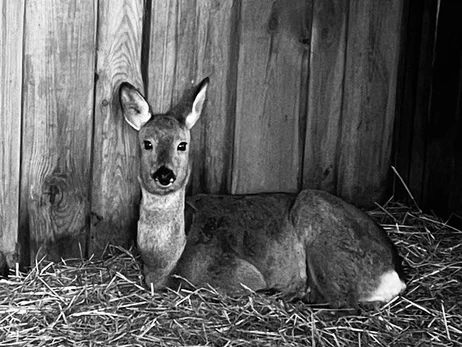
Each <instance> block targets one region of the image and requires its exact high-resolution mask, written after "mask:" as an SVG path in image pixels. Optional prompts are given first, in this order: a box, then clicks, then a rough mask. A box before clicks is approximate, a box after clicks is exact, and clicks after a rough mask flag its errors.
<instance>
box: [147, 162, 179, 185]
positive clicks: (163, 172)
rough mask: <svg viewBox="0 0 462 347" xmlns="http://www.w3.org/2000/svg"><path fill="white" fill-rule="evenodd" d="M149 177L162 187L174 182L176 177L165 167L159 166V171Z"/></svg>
mask: <svg viewBox="0 0 462 347" xmlns="http://www.w3.org/2000/svg"><path fill="white" fill-rule="evenodd" d="M151 177H152V178H153V179H154V180H155V181H157V182H159V183H160V184H161V185H163V186H168V185H169V184H172V183H173V182H175V180H176V176H175V174H174V173H173V171H172V170H170V169H169V168H167V167H165V166H161V167H160V168H159V169H157V171H156V172H154V173H153V174H152V175H151Z"/></svg>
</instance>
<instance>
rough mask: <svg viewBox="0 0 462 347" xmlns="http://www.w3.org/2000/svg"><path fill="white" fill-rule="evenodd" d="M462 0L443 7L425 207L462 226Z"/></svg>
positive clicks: (435, 63) (430, 118)
mask: <svg viewBox="0 0 462 347" xmlns="http://www.w3.org/2000/svg"><path fill="white" fill-rule="evenodd" d="M461 13H462V2H458V1H455V2H450V1H446V2H443V3H441V5H440V7H439V16H438V21H437V23H438V27H437V33H436V40H435V46H434V52H435V55H434V60H433V71H432V75H433V78H432V84H431V98H430V101H429V103H430V110H429V114H428V118H426V120H427V122H428V123H427V129H428V130H427V132H426V133H425V135H426V140H427V141H426V148H425V149H426V153H425V154H426V158H425V159H426V160H425V170H424V173H425V175H424V187H423V191H424V194H423V198H422V199H423V202H424V203H423V204H422V207H423V208H425V209H429V210H432V211H434V212H435V213H437V214H438V215H439V216H441V217H443V218H448V217H450V215H451V213H454V214H456V215H458V217H456V216H452V218H451V219H452V220H451V224H453V225H455V226H456V227H459V228H460V227H462V27H461V25H460V14H461Z"/></svg>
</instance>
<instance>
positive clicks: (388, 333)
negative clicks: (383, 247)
mask: <svg viewBox="0 0 462 347" xmlns="http://www.w3.org/2000/svg"><path fill="white" fill-rule="evenodd" d="M370 213H371V215H373V216H374V217H375V218H376V219H378V220H379V222H381V223H382V225H383V226H384V227H385V229H386V230H387V231H388V233H389V234H390V236H391V238H392V239H393V240H394V241H395V243H396V244H397V247H398V249H399V251H400V254H401V255H402V256H403V258H404V265H405V270H406V271H407V274H408V278H407V283H408V289H407V291H406V292H405V293H404V295H403V296H402V297H399V298H396V299H395V300H393V301H392V302H390V303H389V304H386V305H382V306H379V307H362V311H361V312H360V314H358V313H355V312H336V311H333V310H329V309H326V308H322V307H310V306H308V305H306V304H304V303H303V302H300V301H298V302H286V301H284V300H282V299H281V298H279V297H278V296H277V295H276V294H273V295H263V294H256V293H253V294H250V295H248V296H242V297H229V296H226V295H223V294H220V293H218V292H216V291H215V290H213V289H212V288H198V289H196V290H181V291H179V292H174V291H169V292H164V293H153V292H151V291H150V290H148V289H146V288H145V287H143V285H142V278H141V277H140V273H141V269H140V261H139V258H138V257H137V256H136V255H135V254H134V252H132V251H131V250H124V249H120V248H117V247H108V250H107V257H105V259H103V260H98V259H89V260H83V259H73V260H63V261H61V262H60V263H52V262H48V261H45V260H42V261H39V262H37V264H35V266H34V267H33V268H32V269H31V271H29V272H28V273H20V272H19V271H14V270H10V276H9V278H8V279H2V280H0V346H191V345H198V346H249V345H253V346H310V345H311V346H346V345H348V346H350V345H353V346H355V345H356V346H372V345H373V346H419V345H422V346H423V345H425V346H429V345H432V346H456V345H462V308H461V304H460V300H461V299H460V298H461V295H462V290H461V289H462V286H461V283H462V270H461V268H462V232H461V231H459V230H455V229H453V228H451V227H449V226H447V225H445V223H443V222H441V221H440V220H438V219H437V218H435V217H432V216H429V215H425V214H422V213H421V212H420V211H419V210H417V209H414V210H412V209H410V208H409V207H406V206H403V205H400V204H397V203H388V204H387V205H386V206H383V207H380V208H379V209H377V210H375V211H371V212H370Z"/></svg>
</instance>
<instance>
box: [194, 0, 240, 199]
mask: <svg viewBox="0 0 462 347" xmlns="http://www.w3.org/2000/svg"><path fill="white" fill-rule="evenodd" d="M197 6H198V7H197V20H198V27H197V32H198V38H197V47H198V51H197V76H201V77H200V78H202V77H206V76H209V77H210V80H211V83H210V88H209V90H208V91H207V106H206V109H205V112H204V114H203V115H202V118H201V121H200V122H199V124H198V125H196V126H197V128H198V129H195V131H194V132H193V134H192V136H193V140H194V141H195V140H196V138H197V135H198V132H199V131H200V134H201V136H202V142H201V143H200V146H195V147H194V149H195V152H194V163H195V166H194V168H195V170H194V171H193V176H194V177H195V176H198V177H199V180H197V179H196V180H194V181H193V187H192V191H193V193H197V192H205V193H212V194H219V193H229V192H230V188H231V187H230V186H231V184H230V169H231V165H232V162H231V160H232V146H233V137H234V136H233V135H234V118H235V103H236V78H237V59H238V45H239V41H238V39H239V37H238V35H237V32H236V29H237V21H238V19H239V18H238V15H239V11H240V2H239V1H223V2H217V1H214V0H206V1H199V2H198V4H197Z"/></svg>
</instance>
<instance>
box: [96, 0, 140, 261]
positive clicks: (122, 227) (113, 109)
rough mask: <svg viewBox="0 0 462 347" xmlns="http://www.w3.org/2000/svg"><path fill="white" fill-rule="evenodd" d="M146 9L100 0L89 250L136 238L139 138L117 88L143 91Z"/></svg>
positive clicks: (134, 3) (127, 2)
mask: <svg viewBox="0 0 462 347" xmlns="http://www.w3.org/2000/svg"><path fill="white" fill-rule="evenodd" d="M143 14H144V1H143V0H137V1H133V0H125V1H109V0H102V1H100V2H99V13H98V18H99V19H98V60H97V76H98V80H97V82H96V93H95V133H94V156H93V179H92V211H91V213H92V223H91V224H92V225H91V240H90V250H89V253H90V254H96V255H100V254H101V252H102V251H103V250H104V248H105V247H106V245H107V244H108V243H113V244H118V245H121V246H125V247H127V246H128V245H130V243H131V242H133V240H134V239H135V232H136V220H137V210H138V204H139V187H138V185H139V183H138V179H137V177H138V166H139V162H138V159H137V157H138V141H137V134H136V132H135V131H134V130H133V129H131V128H130V126H129V125H128V124H126V122H125V121H124V118H123V115H122V113H121V111H120V105H119V97H118V87H119V85H120V83H121V82H123V81H128V82H130V83H132V84H133V85H135V86H137V87H138V88H139V89H140V90H141V91H142V90H143V85H142V78H141V67H140V64H141V48H142V33H143V30H142V29H143Z"/></svg>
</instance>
